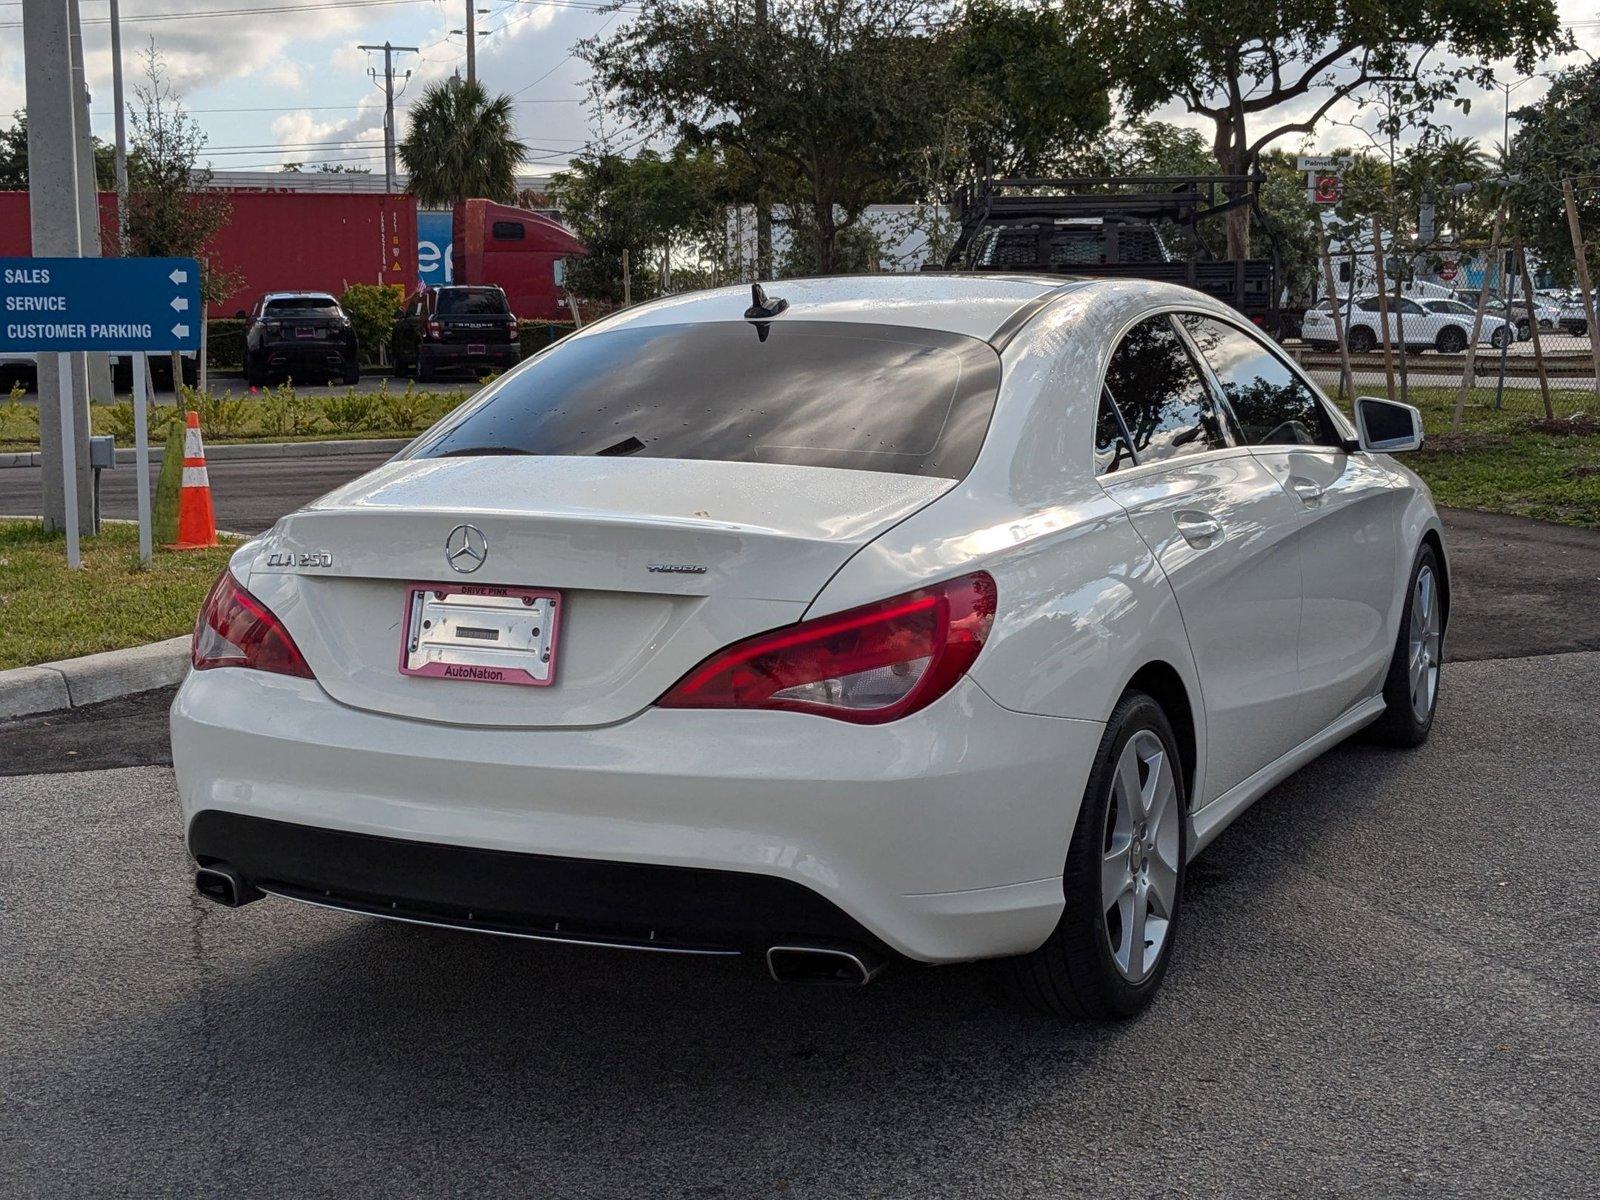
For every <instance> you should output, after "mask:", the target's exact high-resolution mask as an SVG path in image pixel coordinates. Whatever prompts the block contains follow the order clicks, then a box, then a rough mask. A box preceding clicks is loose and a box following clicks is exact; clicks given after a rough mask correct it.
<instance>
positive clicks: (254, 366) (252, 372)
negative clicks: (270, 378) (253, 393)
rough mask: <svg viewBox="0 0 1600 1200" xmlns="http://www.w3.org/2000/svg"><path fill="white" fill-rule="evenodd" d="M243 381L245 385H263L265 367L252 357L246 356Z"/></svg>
mask: <svg viewBox="0 0 1600 1200" xmlns="http://www.w3.org/2000/svg"><path fill="white" fill-rule="evenodd" d="M244 382H245V386H247V387H253V388H258V387H265V386H266V384H267V372H266V368H264V367H262V366H261V364H259V363H257V362H255V361H254V360H253V359H249V358H246V359H245V362H244Z"/></svg>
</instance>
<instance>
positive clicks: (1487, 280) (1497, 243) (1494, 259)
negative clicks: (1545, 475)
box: [1285, 221, 1600, 429]
mask: <svg viewBox="0 0 1600 1200" xmlns="http://www.w3.org/2000/svg"><path fill="white" fill-rule="evenodd" d="M1505 227H1506V222H1504V221H1497V222H1496V227H1495V234H1494V237H1493V238H1492V240H1491V242H1490V244H1489V245H1488V246H1487V247H1483V248H1480V249H1478V250H1475V251H1470V252H1446V253H1440V252H1438V251H1432V252H1423V251H1420V250H1416V249H1414V248H1409V247H1406V246H1404V245H1403V244H1402V243H1400V242H1399V240H1398V239H1394V238H1392V237H1390V236H1389V235H1388V234H1387V233H1386V231H1384V230H1382V229H1381V228H1378V227H1377V226H1374V227H1373V229H1372V231H1371V235H1370V237H1369V238H1361V239H1356V238H1350V239H1347V240H1346V241H1345V242H1344V243H1339V242H1331V243H1327V244H1326V245H1325V247H1324V251H1323V255H1322V262H1321V277H1322V281H1323V286H1322V287H1321V288H1320V289H1319V290H1320V292H1321V296H1322V298H1321V299H1320V300H1319V301H1318V302H1317V303H1315V304H1313V305H1312V306H1311V307H1310V308H1308V309H1307V310H1306V311H1305V312H1304V314H1303V315H1302V317H1301V320H1300V322H1299V328H1298V330H1294V329H1291V330H1290V331H1289V336H1288V337H1287V338H1286V339H1285V341H1286V344H1287V345H1288V347H1289V348H1290V349H1291V351H1292V352H1293V353H1295V355H1296V356H1297V357H1298V358H1299V359H1300V361H1301V364H1302V365H1303V366H1304V367H1305V368H1306V370H1307V371H1308V373H1309V374H1311V375H1312V377H1313V378H1315V379H1316V380H1317V381H1318V383H1320V384H1321V385H1322V386H1323V388H1324V390H1326V391H1327V392H1328V394H1329V395H1330V396H1335V397H1337V398H1338V399H1339V400H1340V402H1341V403H1343V404H1345V405H1348V403H1349V401H1350V399H1351V397H1352V396H1353V395H1354V394H1356V393H1360V394H1376V395H1388V396H1392V397H1393V398H1394V399H1397V400H1403V401H1406V402H1408V403H1413V404H1417V405H1418V406H1419V407H1421V408H1423V409H1424V410H1425V411H1431V415H1432V416H1433V418H1434V420H1433V421H1432V422H1431V423H1433V424H1434V425H1435V427H1437V425H1438V424H1439V423H1441V422H1440V418H1441V417H1442V416H1443V415H1444V414H1443V413H1442V412H1440V411H1439V410H1441V409H1448V410H1449V411H1448V420H1447V422H1445V423H1446V424H1447V425H1448V427H1449V428H1453V429H1460V428H1463V427H1465V426H1468V425H1472V424H1481V423H1483V422H1484V421H1485V420H1488V421H1493V422H1499V421H1500V420H1503V419H1504V417H1505V415H1507V414H1509V415H1511V416H1513V417H1514V416H1518V415H1525V416H1526V417H1528V418H1529V419H1533V420H1550V421H1567V422H1571V421H1573V420H1575V419H1576V420H1579V421H1591V420H1595V419H1600V353H1597V348H1596V342H1595V328H1594V308H1593V304H1594V297H1593V294H1592V292H1590V291H1587V290H1586V289H1585V288H1584V287H1583V286H1581V285H1579V286H1575V287H1569V288H1559V289H1556V288H1551V289H1542V288H1540V287H1539V286H1538V285H1537V283H1536V278H1537V276H1538V273H1539V272H1538V264H1537V263H1535V262H1532V261H1530V260H1529V259H1528V257H1527V255H1526V254H1524V253H1523V251H1522V247H1521V245H1520V242H1518V241H1517V239H1515V238H1514V237H1511V236H1504V235H1503V230H1504V228H1505Z"/></svg>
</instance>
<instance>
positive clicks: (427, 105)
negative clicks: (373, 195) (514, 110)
mask: <svg viewBox="0 0 1600 1200" xmlns="http://www.w3.org/2000/svg"><path fill="white" fill-rule="evenodd" d="M526 151H527V147H526V146H524V145H523V144H522V143H521V142H519V141H518V140H517V139H516V136H515V129H514V128H513V125H512V115H511V97H510V96H506V95H500V96H496V97H495V98H494V99H492V100H491V99H490V98H489V94H488V93H487V92H485V91H484V90H483V88H482V87H481V86H480V85H479V84H476V83H465V82H463V81H461V80H459V79H451V80H447V81H446V82H444V83H438V84H434V85H433V86H432V87H430V88H428V89H427V91H425V92H423V93H422V98H421V99H420V100H418V101H417V102H416V103H415V104H414V105H412V106H411V117H410V120H409V121H408V122H407V123H406V136H405V139H404V140H403V141H402V142H401V143H400V161H401V162H402V163H404V164H405V168H406V171H407V173H409V174H410V176H411V185H410V186H411V194H412V195H414V196H416V198H417V200H418V201H419V202H420V203H422V204H424V205H426V206H428V207H434V208H443V207H446V206H449V205H452V204H456V203H458V202H460V201H462V200H466V199H468V198H469V197H481V198H483V199H487V200H498V201H500V202H502V203H510V202H511V201H512V200H514V199H516V194H517V164H519V163H520V162H521V161H522V156H523V154H524V153H525V152H526Z"/></svg>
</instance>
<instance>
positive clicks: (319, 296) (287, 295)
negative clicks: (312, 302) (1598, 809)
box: [261, 291, 339, 304]
mask: <svg viewBox="0 0 1600 1200" xmlns="http://www.w3.org/2000/svg"><path fill="white" fill-rule="evenodd" d="M300 296H310V297H311V298H313V299H316V300H332V301H333V302H334V303H335V304H337V303H339V298H338V297H337V296H335V295H334V294H333V293H332V292H309V291H307V292H268V293H266V294H265V295H264V296H262V297H261V302H262V303H263V304H265V303H266V302H267V301H268V300H289V299H295V298H298V297H300Z"/></svg>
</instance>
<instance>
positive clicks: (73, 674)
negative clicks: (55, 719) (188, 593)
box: [0, 634, 189, 720]
mask: <svg viewBox="0 0 1600 1200" xmlns="http://www.w3.org/2000/svg"><path fill="white" fill-rule="evenodd" d="M188 670H189V635H188V634H183V635H181V636H179V637H174V638H168V639H167V640H166V641H164V642H150V643H149V644H148V645H144V646H130V647H129V648H128V649H126V650H106V651H104V652H102V653H100V654H86V655H84V656H83V657H82V658H68V659H63V660H62V661H60V662H49V663H40V664H39V665H38V666H36V667H13V668H12V669H11V670H9V671H0V720H4V719H6V718H8V717H26V716H30V715H32V714H34V713H42V712H53V711H55V710H57V709H63V708H81V707H83V706H84V705H85V704H98V703H100V701H102V700H115V699H116V698H117V697H118V696H131V695H133V694H134V693H136V692H148V691H150V690H151V689H153V688H160V687H170V686H171V685H172V684H175V683H178V682H179V681H181V680H182V679H183V677H184V674H185V673H186V672H187V671H188Z"/></svg>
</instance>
